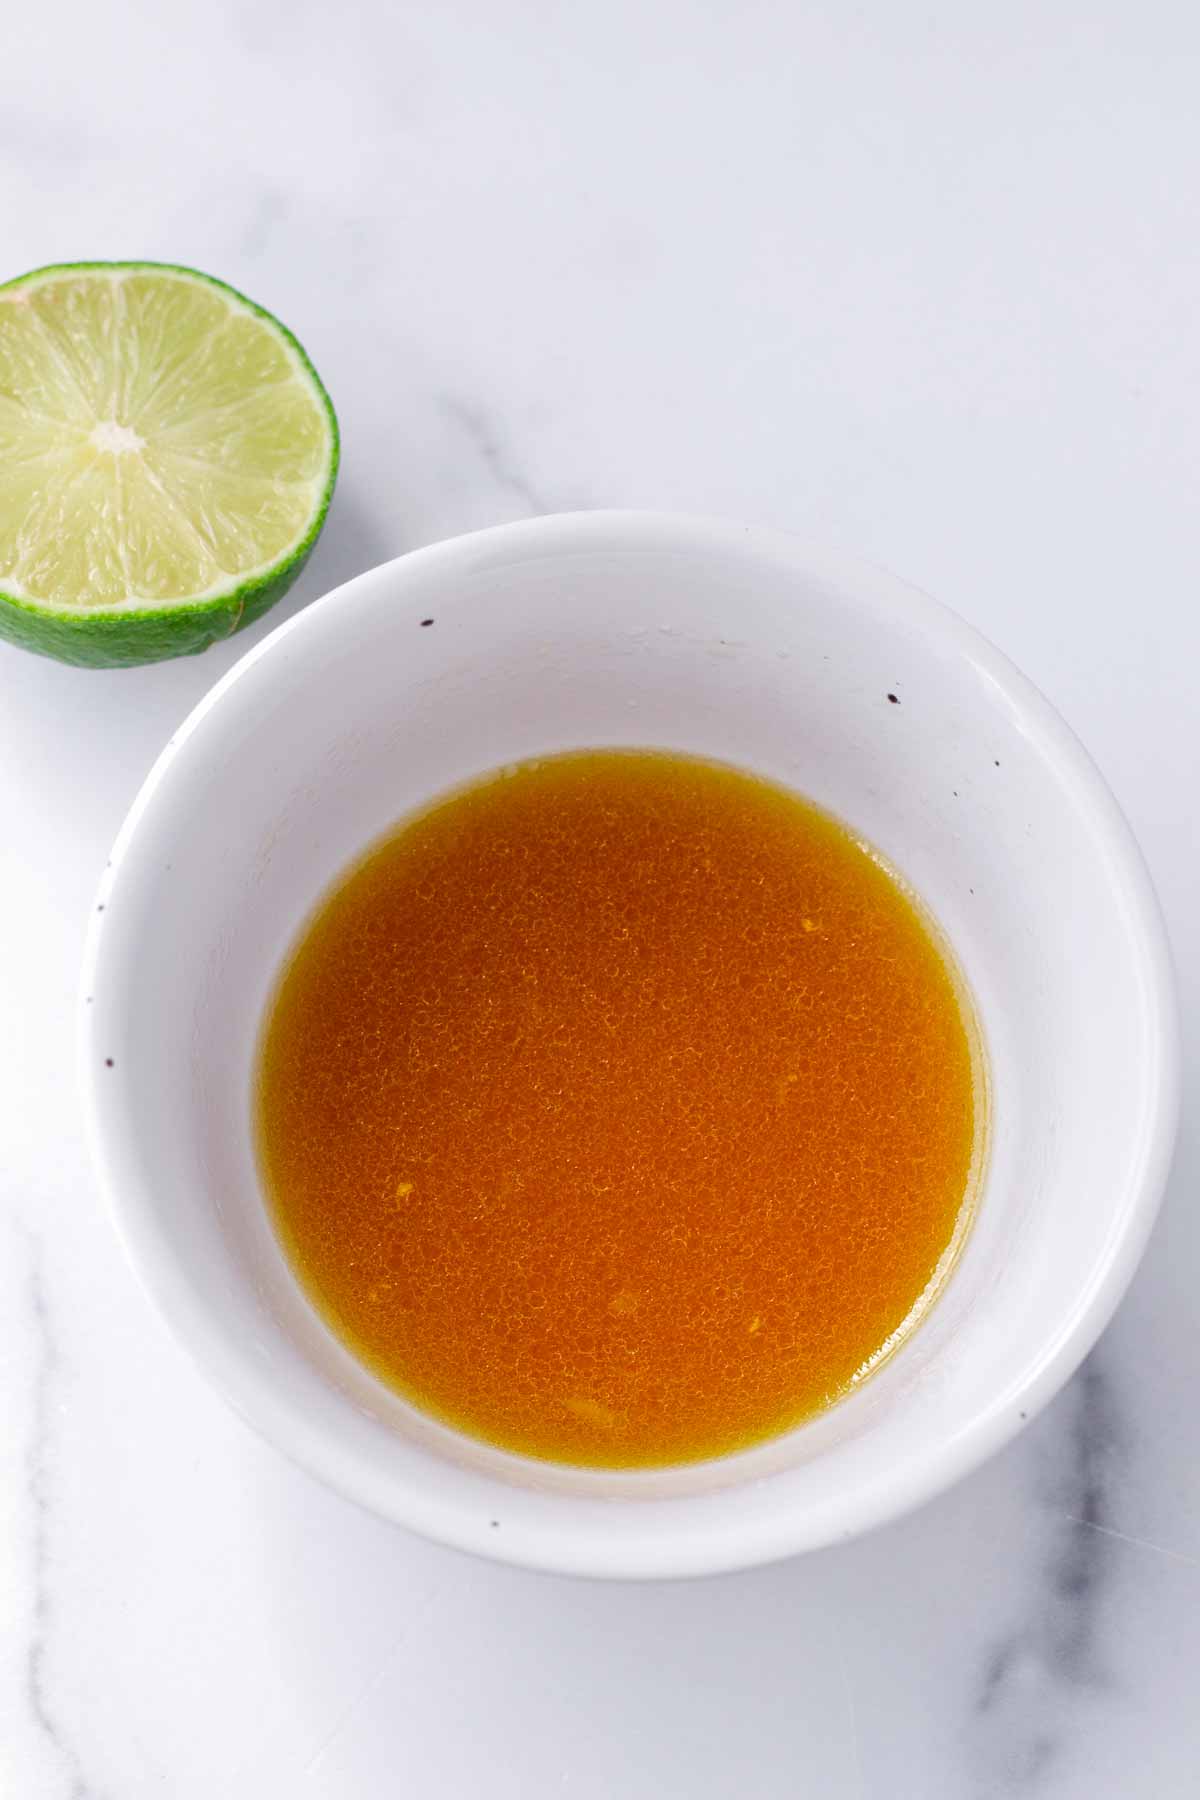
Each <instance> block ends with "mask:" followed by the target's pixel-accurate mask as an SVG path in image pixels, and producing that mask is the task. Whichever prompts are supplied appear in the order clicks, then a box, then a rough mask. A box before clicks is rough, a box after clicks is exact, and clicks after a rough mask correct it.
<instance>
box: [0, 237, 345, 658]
mask: <svg viewBox="0 0 1200 1800" xmlns="http://www.w3.org/2000/svg"><path fill="white" fill-rule="evenodd" d="M337 461H338V435H337V423H336V420H335V418H334V414H333V409H332V406H331V405H330V402H329V398H328V396H327V395H326V393H325V390H324V388H323V387H322V385H321V383H320V380H319V379H318V377H317V375H316V372H315V370H314V369H313V367H312V365H311V364H310V362H309V361H308V358H307V357H306V356H305V354H304V352H303V350H302V349H301V348H300V346H299V344H298V343H297V342H296V340H295V339H294V338H293V337H292V335H291V333H290V332H288V331H287V330H286V329H285V328H284V327H283V326H282V325H280V324H279V322H278V321H277V320H276V319H274V318H272V317H271V315H270V314H269V313H265V312H263V311H262V309H261V308H259V307H256V306H255V305H253V303H252V302H250V301H248V300H246V299H245V298H244V297H243V296H242V295H240V294H238V293H236V292H235V291H234V290H233V289H231V288H228V287H226V286H225V285H224V284H222V283H220V282H216V281H213V280H212V279H211V278H209V277H207V276H204V275H200V274H198V273H197V272H196V271H194V270H189V269H179V268H174V267H169V266H165V265H160V264H152V263H111V264H83V265H75V266H64V267H59V268H52V269H43V270H38V271H36V272H34V273H33V274H31V275H27V276H23V277H21V279H20V280H18V281H15V282H10V283H9V284H8V285H7V286H5V287H0V635H2V636H5V637H8V638H10V639H12V640H13V641H15V642H18V643H22V644H24V645H25V646H26V647H27V648H29V649H34V650H41V651H43V652H45V653H46V654H49V655H54V656H59V657H62V658H64V659H65V660H68V661H72V662H82V663H90V664H96V665H103V664H110V665H111V664H113V663H130V662H145V661H152V660H156V659H157V658H159V657H162V656H172V655H178V654H181V653H185V652H190V651H194V650H199V649H203V648H205V646H206V645H207V644H209V643H211V642H213V641H214V640H215V639H216V638H218V637H224V636H228V635H229V633H230V632H231V631H235V630H237V629H238V628H239V626H241V625H244V624H246V623H248V622H249V620H250V619H251V618H255V617H258V616H259V615H260V614H261V613H262V612H263V611H265V610H266V607H267V606H269V605H271V604H272V603H273V602H274V601H275V600H276V599H278V598H279V596H280V595H281V594H282V593H283V592H284V591H285V590H286V588H287V587H288V586H290V584H291V582H292V580H294V578H295V576H296V574H298V573H299V570H300V568H301V567H302V566H303V563H304V560H305V558H306V557H307V555H308V553H309V551H310V550H311V548H312V545H313V543H314V542H315V539H316V536H317V534H318V532H319V530H320V528H321V525H322V523H323V521H324V517H325V513H326V511H327V509H328V505H329V500H330V496H331V494H332V490H333V484H334V480H335V477H336V472H337Z"/></svg>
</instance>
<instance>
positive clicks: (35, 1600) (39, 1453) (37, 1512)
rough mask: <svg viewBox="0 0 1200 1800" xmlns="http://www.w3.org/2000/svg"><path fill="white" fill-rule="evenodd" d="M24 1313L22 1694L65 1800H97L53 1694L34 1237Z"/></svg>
mask: <svg viewBox="0 0 1200 1800" xmlns="http://www.w3.org/2000/svg"><path fill="white" fill-rule="evenodd" d="M25 1249H26V1257H27V1261H28V1275H27V1281H26V1313H27V1321H28V1326H29V1343H30V1350H31V1353H32V1366H31V1370H30V1385H31V1405H30V1423H29V1434H28V1444H27V1446H26V1452H25V1472H26V1482H25V1491H26V1496H27V1500H28V1509H27V1510H28V1531H29V1545H30V1548H29V1563H28V1576H27V1581H28V1588H29V1624H28V1636H27V1639H26V1643H25V1696H26V1701H27V1704H28V1709H29V1717H30V1719H31V1721H32V1724H33V1727H34V1730H35V1732H36V1733H37V1734H38V1735H40V1736H41V1737H42V1738H43V1739H44V1740H45V1742H46V1744H47V1746H48V1747H49V1749H50V1750H51V1751H52V1753H53V1757H54V1760H55V1761H56V1762H57V1764H58V1765H59V1768H60V1770H61V1777H62V1791H63V1793H64V1794H65V1795H66V1796H67V1800H102V1797H101V1796H100V1795H99V1794H97V1793H96V1791H95V1790H94V1789H92V1788H91V1787H89V1785H88V1783H87V1781H86V1780H85V1778H84V1772H83V1767H82V1765H81V1763H80V1760H79V1756H78V1753H77V1752H76V1750H75V1747H74V1745H73V1744H72V1742H71V1739H70V1736H69V1734H68V1732H67V1730H66V1728H65V1726H64V1724H63V1722H62V1721H61V1720H60V1719H59V1717H58V1714H57V1711H56V1709H55V1706H54V1702H53V1700H52V1698H51V1694H50V1683H49V1676H48V1662H49V1657H50V1650H51V1634H52V1632H53V1630H54V1626H55V1623H56V1610H55V1603H54V1580H53V1574H54V1564H53V1522H54V1514H53V1498H54V1487H53V1483H54V1458H55V1414H56V1402H57V1393H58V1386H59V1381H60V1377H61V1362H60V1358H59V1350H58V1335H57V1331H56V1328H55V1325H54V1321H53V1318H52V1314H51V1308H50V1301H49V1296H48V1293H47V1287H46V1277H45V1270H44V1267H43V1263H44V1256H43V1251H42V1247H41V1245H40V1244H39V1243H38V1241H37V1239H36V1238H35V1237H34V1236H33V1235H32V1234H29V1235H28V1236H27V1238H26V1244H25Z"/></svg>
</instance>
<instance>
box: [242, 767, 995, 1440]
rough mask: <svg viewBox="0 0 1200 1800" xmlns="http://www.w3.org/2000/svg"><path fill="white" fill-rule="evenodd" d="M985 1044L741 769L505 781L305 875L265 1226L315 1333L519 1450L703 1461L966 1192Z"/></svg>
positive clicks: (864, 858)
mask: <svg viewBox="0 0 1200 1800" xmlns="http://www.w3.org/2000/svg"><path fill="white" fill-rule="evenodd" d="M976 1044H977V1039H976V1037H975V1035H974V1027H973V1024H972V1022H971V1017H970V1013H969V1009H968V1007H967V1004H966V1002H965V999H964V995H963V990H962V987H961V984H960V983H959V982H958V981H957V979H956V976H955V974H954V972H953V969H952V966H951V964H950V962H949V960H948V958H947V955H946V953H945V951H944V949H943V948H942V947H941V946H940V945H939V943H938V942H937V940H936V937H935V934H934V932H933V931H932V930H931V928H930V925H929V924H928V922H927V921H926V919H925V918H924V917H923V916H922V914H921V912H920V911H919V909H918V907H917V906H916V904H915V903H914V901H913V899H912V897H911V896H910V895H909V894H908V893H907V892H906V890H905V889H904V888H903V887H902V885H901V884H900V882H899V881H898V880H897V878H896V877H895V876H894V875H893V874H892V873H891V872H890V871H889V870H888V869H887V868H886V867H885V866H884V865H883V864H882V862H881V861H880V860H879V859H878V858H877V857H875V856H874V855H873V853H872V852H871V851H870V850H869V849H868V848H867V847H866V846H864V845H862V844H861V843H859V842H858V841H857V840H856V839H855V838H853V837H852V836H851V835H850V834H849V833H848V832H847V831H846V830H845V829H844V828H843V827H842V826H840V825H839V824H837V823H836V822H835V821H834V820H832V819H830V818H829V817H828V816H826V815H825V814H824V813H822V812H819V811H818V810H817V809H816V808H814V807H812V806H810V805H809V804H807V803H806V802H804V801H802V800H800V799H798V798H797V797H796V796H795V795H793V794H790V793H788V792H785V791H784V790H782V789H780V788H778V787H775V786H773V785H771V784H769V783H767V782H765V781H761V780H758V779H756V778H753V777H751V776H748V775H744V774H741V773H739V772H738V771H736V770H733V769H730V768H726V767H721V766H717V765H713V764H709V763H705V762H701V761H698V760H695V759H691V758H686V757H678V756H669V755H660V754H655V753H650V752H616V751H597V752H588V753H585V754H572V755H567V756H561V757H553V758H549V759H547V760H544V761H540V762H534V763H529V764H527V765H522V766H520V767H518V768H516V769H513V770H509V771H505V772H504V773H503V774H501V775H497V776H495V777H493V778H490V779H488V780H486V781H483V782H480V783H479V784H477V785H475V786H472V787H470V788H467V789H465V790H463V791H460V792H458V793H456V794H453V795H451V796H450V797H449V798H447V799H445V800H443V801H441V802H440V803H439V804H437V805H436V806H434V807H433V808H432V809H431V810H429V811H428V812H425V813H423V814H421V815H420V816H419V817H417V818H414V819H411V820H409V821H408V822H406V823H405V824H403V825H402V826H401V827H400V828H399V829H398V830H397V831H396V832H395V833H394V834H393V835H392V836H390V837H389V838H388V839H387V840H386V841H384V842H382V843H381V844H379V845H377V846H376V847H375V848H374V849H373V850H372V851H371V852H370V853H369V855H368V856H367V857H366V859H365V860H364V861H362V862H361V863H359V864H358V865H357V866H356V867H355V868H354V869H353V870H352V871H351V872H350V873H349V874H348V875H346V876H345V877H344V879H343V880H342V881H341V883H340V885H339V886H338V887H337V888H336V889H335V890H334V891H333V892H332V894H331V895H330V896H329V897H328V898H327V899H326V900H325V901H324V902H323V904H322V905H321V906H320V908H319V910H318V911H317V913H316V915H315V916H314V918H313V919H312V920H311V922H310V923H309V925H308V926H307V928H306V930H305V931H304V933H303V936H302V938H301V940H300V943H299V946H298V948H297V949H296V950H295V951H294V953H293V955H292V958H291V961H290V962H289V964H288V965H287V968H286V970H285V973H284V975H283V978H282V981H281V984H280V986H279V989H278V993H277V996H276V998H275V1000H274V1002H273V1005H272V1007H271V1009H270V1012H269V1015H268V1019H267V1023H266V1026H265V1030H264V1035H263V1043H262V1050H261V1064H260V1070H259V1079H258V1089H257V1113H258V1118H257V1123H258V1134H259V1143H260V1150H261V1161H262V1167H263V1172H264V1178H265V1185H266V1188H267V1192H268V1194H269V1196H270V1201H271V1205H272V1207H273V1210H274V1216H275V1221H276V1224H277V1227H278V1231H279V1233H280V1236H281V1238H282V1240H283V1243H284V1245H285V1246H286V1249H287V1251H288V1253H289V1255H290V1257H291V1260H292V1262H293V1264H294V1266H295V1268H296V1271H297V1273H298V1275H299V1277H300V1279H301V1281H302V1283H303V1284H304V1286H305V1288H306V1289H307V1291H308V1293H309V1294H310V1296H311V1297H312V1299H313V1300H314V1302H315V1303H316V1305H317V1306H318V1307H319V1309H320V1310H321V1312H322V1313H323V1315H324V1316H325V1318H326V1319H327V1320H328V1321H329V1323H330V1325H331V1326H332V1327H333V1329H334V1330H335V1331H336V1332H337V1333H338V1334H339V1335H340V1336H341V1337H342V1338H343V1339H344V1341H345V1342H346V1343H347V1344H348V1345H349V1346H350V1347H351V1348H352V1349H353V1350H354V1351H355V1352H356V1353H357V1354H358V1355H359V1356H360V1357H361V1358H362V1359H363V1360H364V1361H365V1362H366V1363H367V1364H369V1366H370V1367H371V1368H372V1369H374V1370H375V1371H376V1373H377V1374H378V1375H379V1376H381V1377H382V1379H383V1380H384V1381H386V1382H388V1383H390V1384H391V1385H392V1386H393V1387H395V1388H397V1389H399V1390H400V1391H401V1392H402V1393H403V1394H405V1395H406V1396H408V1397H409V1398H410V1399H411V1400H413V1401H414V1402H415V1403H416V1404H417V1405H419V1406H421V1407H423V1408H425V1409H426V1410H427V1411H429V1412H431V1413H433V1414H435V1415H437V1416H438V1417H440V1418H442V1419H443V1420H445V1421H447V1422H449V1423H451V1424H453V1425H455V1426H457V1427H459V1428H460V1429H462V1430H463V1431H466V1432H469V1433H472V1434H474V1435H475V1436H478V1437H480V1438H484V1439H487V1440H490V1441H491V1442H492V1443H494V1444H498V1445H501V1446H503V1447H505V1448H507V1449H511V1450H516V1451H521V1452H524V1453H525V1454H527V1455H531V1456H536V1457H542V1458H550V1459H553V1460H557V1461H561V1462H568V1463H585V1464H592V1465H597V1466H605V1467H634V1466H639V1465H654V1464H665V1463H674V1462H686V1461H691V1460H694V1459H698V1458H703V1457H711V1456H717V1455H720V1454H722V1453H725V1452H728V1451H733V1450H737V1449H740V1448H743V1447H744V1446H747V1445H750V1444H752V1443H754V1442H756V1441H757V1440H760V1439H763V1438H766V1437H768V1436H770V1435H772V1434H774V1433H777V1432H780V1431H783V1430H785V1429H787V1428H788V1427H790V1426H792V1425H794V1424H796V1423H797V1422H798V1421H800V1420H803V1419H805V1418H807V1417H809V1416H810V1415H812V1414H814V1413H816V1412H818V1411H820V1410H821V1409H822V1408H823V1407H826V1406H828V1405H829V1404H830V1403H831V1402H833V1401H835V1400H837V1399H838V1398H839V1397H840V1396H842V1395H844V1394H845V1393H846V1392H847V1391H848V1390H849V1389H850V1388H851V1387H852V1386H853V1385H854V1384H855V1382H856V1381H858V1380H861V1379H862V1378H863V1376H864V1375H865V1374H866V1373H868V1372H869V1371H870V1370H871V1368H872V1367H873V1366H874V1365H875V1364H877V1363H878V1362H879V1361H880V1360H881V1358H882V1357H883V1356H884V1355H886V1354H887V1353H888V1352H889V1351H890V1350H891V1349H892V1348H894V1347H895V1345H896V1344H897V1343H898V1342H899V1341H900V1340H901V1339H902V1337H903V1336H904V1334H905V1332H906V1331H907V1330H908V1329H909V1328H911V1326H912V1324H913V1323H914V1322H915V1321H916V1319H917V1318H919V1316H920V1314H921V1312H922V1310H923V1309H924V1307H925V1306H926V1305H927V1304H928V1302H929V1300H930V1299H931V1298H932V1297H933V1295H934V1294H935V1293H936V1291H937V1289H938V1287H939V1285H940V1283H941V1281H942V1280H943V1279H944V1277H945V1274H946V1272H947V1270H948V1268H949V1266H950V1264H951V1262H952V1260H953V1256H954V1252H955V1249H956V1247H957V1244H958V1243H959V1241H960V1240H961V1237H962V1233H963V1231H964V1229H965V1225H966V1222H967V1218H968V1216H969V1212H970V1204H969V1193H970V1189H971V1186H972V1170H973V1167H974V1165H975V1163H976V1162H977V1160H978V1147H979V1141H980V1134H981V1114H982V1094H981V1081H980V1077H979V1073H978V1071H979V1062H978V1056H977V1050H976Z"/></svg>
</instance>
